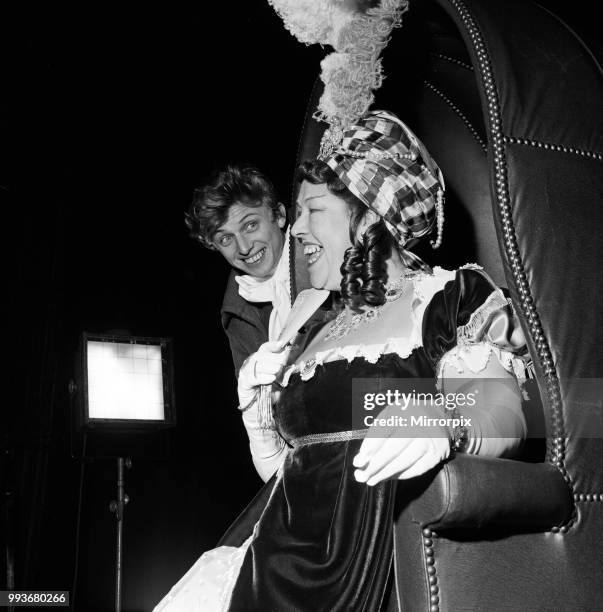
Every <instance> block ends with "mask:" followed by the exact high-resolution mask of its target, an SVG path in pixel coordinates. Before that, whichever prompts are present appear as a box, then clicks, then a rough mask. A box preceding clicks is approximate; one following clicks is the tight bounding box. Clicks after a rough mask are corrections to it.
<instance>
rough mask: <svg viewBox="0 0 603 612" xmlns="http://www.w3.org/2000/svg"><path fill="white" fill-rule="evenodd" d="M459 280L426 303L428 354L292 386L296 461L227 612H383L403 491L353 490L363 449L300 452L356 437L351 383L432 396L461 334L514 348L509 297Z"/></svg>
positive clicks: (289, 415)
mask: <svg viewBox="0 0 603 612" xmlns="http://www.w3.org/2000/svg"><path fill="white" fill-rule="evenodd" d="M449 278H450V277H449ZM452 278H453V279H454V280H448V282H445V283H444V282H442V283H441V288H440V290H438V291H436V292H435V293H433V294H432V295H430V296H428V298H429V303H428V305H427V306H426V308H425V310H424V314H423V317H422V346H418V347H416V348H414V350H412V352H410V354H409V355H408V356H407V357H406V358H402V357H400V356H399V355H398V354H397V353H387V354H383V355H381V356H380V357H379V359H378V361H377V362H376V363H369V362H368V361H367V359H366V358H364V357H356V358H354V359H353V360H352V361H350V362H348V361H347V360H338V361H330V362H327V363H325V364H324V365H319V366H317V367H316V369H315V371H314V373H313V375H312V377H311V378H309V379H308V380H305V381H304V380H302V379H301V377H300V374H299V373H294V374H293V375H292V376H291V378H290V380H289V383H288V385H287V387H285V389H284V391H283V393H282V395H281V398H280V401H279V403H278V405H277V406H276V407H275V409H274V417H275V420H276V423H277V427H278V429H279V431H280V433H281V435H282V436H283V437H284V439H285V440H286V441H287V442H288V444H289V445H290V446H291V449H290V451H289V453H288V455H287V457H286V459H285V462H284V464H283V466H282V468H281V470H280V471H279V472H280V473H279V475H278V478H277V479H276V483H274V481H271V482H269V483H268V484H267V487H268V488H270V489H271V494H270V497H269V500H268V502H267V503H266V499H265V497H264V499H263V500H262V501H261V503H262V504H266V505H265V507H264V509H263V512H262V514H261V518H260V519H259V521H258V522H257V524H256V525H255V530H254V537H253V540H252V542H251V544H250V546H249V548H248V549H247V552H246V555H245V558H244V561H243V564H242V567H241V570H240V573H239V576H238V579H237V581H236V584H235V587H234V591H233V593H232V598H231V601H230V608H229V610H230V611H231V612H235V611H236V612H239V611H243V610H245V611H251V610H258V611H262V612H264V611H265V612H268V611H273V610H274V611H290V610H312V611H319V610H325V611H326V610H328V611H338V610H341V611H350V610H362V611H365V610H366V611H369V610H371V611H372V610H375V611H376V610H380V609H383V607H384V598H385V593H386V583H387V580H388V575H389V572H390V568H391V565H392V554H393V553H392V548H393V546H392V531H393V527H392V518H393V508H394V501H395V496H396V485H397V482H396V481H391V480H390V481H386V482H382V483H379V484H378V485H376V486H374V487H369V486H367V485H366V484H363V483H359V482H357V481H356V480H355V478H354V475H353V473H354V466H353V465H352V460H353V458H354V456H355V455H356V454H357V452H358V450H359V447H360V445H361V442H362V440H361V439H342V440H335V441H315V442H313V443H304V440H307V437H308V436H314V437H315V434H336V433H337V432H349V431H351V430H354V429H356V430H357V427H354V425H355V424H357V422H356V423H353V422H352V421H353V419H352V410H351V406H352V402H353V397H352V389H353V381H354V380H355V379H356V380H357V379H372V380H373V381H374V383H375V385H374V387H373V389H372V391H378V390H379V389H380V387H381V386H383V387H386V386H387V379H392V378H396V379H430V380H432V381H433V382H434V384H435V378H436V370H437V367H438V363H439V361H440V359H441V358H442V356H443V355H444V354H446V353H447V352H448V351H450V350H451V349H453V348H454V347H455V346H456V345H457V344H458V343H459V341H460V338H459V334H460V335H462V336H463V342H467V343H469V344H471V343H477V342H483V341H486V342H490V341H491V337H492V336H498V339H499V342H500V344H501V345H503V346H499V348H503V349H506V350H508V349H509V348H510V346H509V344H508V342H507V343H506V345H505V342H506V340H505V337H506V339H507V340H508V338H509V337H510V335H511V333H512V330H513V324H512V319H513V316H512V310H511V308H510V305H509V304H508V302H507V300H506V297H505V296H504V295H503V294H502V292H501V291H500V290H499V289H497V288H496V287H495V286H494V285H493V284H492V282H491V281H490V279H489V278H488V277H487V276H486V275H485V274H483V273H482V272H481V271H479V270H476V269H474V268H470V269H461V270H459V271H457V272H456V275H454V276H453V277H452ZM423 298H426V296H423ZM493 328H496V329H493ZM382 390H383V391H385V390H386V389H385V388H383V389H382ZM325 438H326V439H327V440H331V438H329V437H328V435H327V436H325ZM247 520H249V518H247Z"/></svg>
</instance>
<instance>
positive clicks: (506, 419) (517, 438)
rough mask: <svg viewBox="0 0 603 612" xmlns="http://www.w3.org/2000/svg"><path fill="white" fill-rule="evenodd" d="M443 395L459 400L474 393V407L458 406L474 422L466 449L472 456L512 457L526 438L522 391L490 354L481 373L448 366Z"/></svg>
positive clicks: (468, 432)
mask: <svg viewBox="0 0 603 612" xmlns="http://www.w3.org/2000/svg"><path fill="white" fill-rule="evenodd" d="M444 359H445V356H444ZM442 392H443V393H444V394H446V395H448V394H449V393H450V394H454V395H455V396H456V397H459V396H467V395H468V394H469V393H471V394H473V395H472V396H471V397H473V398H474V404H473V405H467V402H466V401H463V404H464V405H463V406H460V405H458V408H457V411H458V413H459V414H460V415H461V416H463V417H465V418H468V419H471V425H470V426H468V427H467V434H468V440H467V443H466V445H465V448H464V449H463V450H464V452H466V453H470V454H472V455H484V456H487V457H511V456H513V455H514V454H516V453H517V451H518V450H519V448H520V446H521V444H522V442H523V440H524V439H525V437H526V435H527V427H526V420H525V417H524V414H523V411H522V407H521V391H520V389H519V385H518V384H517V380H516V379H515V377H514V376H513V375H512V374H510V373H509V372H507V370H505V369H504V368H503V366H502V365H501V364H500V362H499V361H498V359H496V357H495V356H494V355H493V354H491V355H490V358H489V360H488V363H487V365H486V367H485V368H484V369H483V370H480V371H479V372H470V371H469V372H468V371H467V370H466V369H465V371H464V372H462V373H459V372H458V371H457V369H456V368H455V367H454V366H452V365H451V364H449V363H445V365H444V368H443V370H442Z"/></svg>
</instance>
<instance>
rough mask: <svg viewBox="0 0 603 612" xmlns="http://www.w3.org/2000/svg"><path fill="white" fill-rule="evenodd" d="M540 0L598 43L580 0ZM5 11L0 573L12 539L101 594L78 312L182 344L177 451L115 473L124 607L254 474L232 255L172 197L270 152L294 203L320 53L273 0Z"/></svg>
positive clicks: (26, 579) (164, 584)
mask: <svg viewBox="0 0 603 612" xmlns="http://www.w3.org/2000/svg"><path fill="white" fill-rule="evenodd" d="M544 4H545V5H547V6H551V7H552V8H554V9H555V10H556V11H557V12H558V13H560V14H562V15H563V16H564V18H565V19H566V20H567V21H568V22H569V23H570V24H572V25H573V26H574V27H575V28H576V30H577V31H578V32H579V33H580V34H582V35H583V36H584V37H585V38H587V39H588V40H589V41H593V42H594V44H595V47H596V48H600V46H598V47H597V45H599V43H598V42H597V40H596V35H597V33H596V32H595V27H594V23H593V20H592V19H589V11H588V8H589V7H588V3H586V2H583V1H581V2H577V3H576V2H574V3H572V4H571V7H567V6H565V5H562V4H561V2H553V1H547V2H545V3H544ZM591 17H592V15H591ZM0 27H1V30H2V41H3V42H2V44H3V46H4V47H5V51H4V53H3V63H4V64H5V65H4V66H3V74H4V79H3V84H4V93H5V94H7V95H5V96H3V110H2V168H1V177H2V180H1V186H0V196H1V198H2V205H3V211H4V216H5V224H4V235H5V237H6V238H7V240H5V244H7V246H8V249H7V256H6V258H5V261H6V262H7V264H8V265H7V266H6V268H7V269H6V272H5V275H6V279H7V280H8V283H7V285H8V296H7V297H8V302H9V304H10V306H11V311H10V315H9V317H7V318H6V319H5V320H6V327H7V334H6V338H7V339H8V342H7V343H6V344H5V350H6V353H7V355H8V357H9V361H10V362H11V365H14V366H15V368H14V370H13V369H11V370H9V376H8V377H7V383H6V393H5V398H6V399H5V402H4V403H3V407H2V415H3V419H2V429H1V430H0V434H1V436H2V437H1V443H2V455H1V464H0V466H1V467H0V484H1V485H2V496H3V497H2V534H3V535H2V546H3V551H2V555H3V557H2V562H1V563H0V567H2V571H3V573H2V577H1V578H0V589H1V588H4V586H5V584H6V569H7V564H6V556H5V551H6V549H7V546H6V545H7V544H8V549H10V550H12V551H13V553H14V571H15V574H14V582H15V586H16V587H17V588H23V589H24V588H29V589H61V590H69V591H73V582H74V577H76V578H77V608H78V609H81V610H90V611H93V610H109V609H111V608H112V605H113V596H114V584H113V580H114V530H115V521H114V517H113V515H112V514H111V513H110V512H109V501H110V500H111V499H113V498H114V497H115V467H114V464H113V463H111V462H108V461H95V462H89V463H86V465H85V468H84V471H83V478H81V477H82V472H81V462H80V461H78V460H76V459H73V458H71V456H70V427H69V415H70V398H69V394H68V391H67V387H68V382H69V380H70V378H71V377H72V376H73V373H74V372H73V370H74V360H75V354H76V349H77V342H78V337H79V334H80V333H81V332H82V331H84V330H86V331H95V332H103V331H107V330H110V329H127V330H129V331H130V332H132V333H134V334H137V335H153V336H170V337H173V338H174V343H175V388H176V406H177V413H178V426H177V428H176V430H175V431H174V432H172V434H171V436H170V442H171V444H170V452H169V456H168V458H167V459H164V460H156V459H144V460H143V459H140V460H137V459H135V460H134V464H133V467H132V469H131V470H129V471H128V472H127V474H126V491H127V493H128V495H129V496H130V498H131V502H130V504H129V505H128V506H127V509H126V513H125V540H124V546H125V549H124V609H125V610H130V611H145V610H150V609H151V608H152V606H153V605H154V604H155V603H156V602H157V601H158V600H159V599H160V598H161V596H162V595H163V594H165V592H166V591H167V590H168V589H169V587H170V586H171V585H172V584H173V583H174V582H175V581H176V580H177V579H178V578H179V577H180V576H181V575H182V574H183V573H184V572H185V571H186V570H187V569H188V567H189V566H190V565H191V564H192V563H193V562H194V561H195V560H196V559H197V558H198V557H199V555H200V554H201V553H202V552H203V551H204V550H207V549H208V548H210V547H212V546H214V545H215V543H216V541H217V540H218V539H219V537H220V535H221V534H222V533H223V532H224V530H225V529H226V528H227V526H228V525H229V524H230V522H232V520H233V519H234V518H235V517H236V515H237V514H238V513H239V512H240V511H241V510H242V509H243V507H244V506H245V504H246V503H247V502H248V501H249V500H250V499H251V497H252V496H253V495H254V494H255V492H256V491H257V490H258V488H259V486H260V484H261V481H260V479H259V478H258V477H257V475H256V474H255V471H254V469H253V466H252V464H251V460H250V457H249V452H248V445H247V440H246V435H245V432H244V430H243V427H242V425H241V423H240V415H239V413H238V411H237V410H236V404H237V400H236V393H235V388H236V384H235V379H234V375H233V371H232V362H231V357H230V352H229V348H228V344H227V341H226V338H225V337H224V335H223V333H222V330H221V327H220V320H219V310H220V303H221V300H222V294H223V290H224V286H225V282H226V278H227V276H228V267H227V265H226V264H225V262H223V260H222V259H221V258H220V256H219V255H217V254H215V253H210V252H208V251H205V250H204V249H202V247H200V246H199V245H198V244H196V243H195V242H193V241H192V240H190V239H189V238H188V237H187V235H186V231H185V228H184V224H183V213H184V210H185V209H186V207H187V206H188V203H189V201H190V199H191V194H192V190H193V188H194V187H195V186H196V185H197V184H198V183H199V182H201V181H202V180H203V178H204V177H205V176H206V175H207V174H208V172H209V171H210V170H211V169H212V168H214V167H219V166H221V165H223V164H224V163H226V162H230V161H249V162H252V163H253V164H255V165H257V166H258V167H260V168H262V169H263V170H264V171H265V172H266V173H267V174H269V175H270V176H271V177H272V178H273V180H274V182H275V184H276V186H277V189H278V192H279V194H280V197H281V199H282V200H283V201H284V202H285V203H286V204H288V203H289V201H290V197H291V181H292V176H293V171H294V163H295V157H296V152H297V144H298V136H299V132H300V130H301V126H302V121H303V117H304V113H305V108H306V103H307V98H308V95H309V92H310V89H311V87H312V83H313V82H314V79H315V78H316V76H317V75H318V72H319V61H320V59H321V58H322V57H323V56H324V54H325V51H324V50H322V49H320V47H305V46H304V45H301V44H300V43H298V42H297V41H296V40H295V39H294V38H293V37H292V36H291V35H290V34H289V33H288V32H287V31H286V30H285V29H284V28H283V26H282V22H281V21H280V19H279V18H278V17H277V16H276V14H275V13H274V12H273V10H272V9H271V8H270V6H269V5H268V3H267V2H266V1H265V0H247V1H246V2H237V3H225V2H220V3H211V4H208V3H203V4H199V5H198V6H197V7H194V8H191V7H189V8H186V9H185V8H183V7H181V8H176V7H173V6H168V5H163V6H159V7H157V8H150V5H148V4H147V5H146V6H145V7H144V8H141V9H135V8H125V6H120V7H113V8H111V7H108V6H106V5H97V6H96V7H92V6H88V7H86V8H82V7H79V8H72V9H67V8H65V7H63V8H61V7H56V6H52V7H50V6H49V7H45V8H36V9H35V10H34V9H33V7H29V10H27V9H26V8H24V9H23V10H22V11H21V12H20V13H19V14H10V15H8V14H6V15H5V16H4V18H3V19H2V25H1V26H0ZM403 35H404V29H401V30H397V31H395V36H396V37H399V36H403ZM388 62H389V63H388ZM392 69H393V68H392V62H391V60H389V59H388V58H387V52H386V72H387V71H389V70H392ZM80 484H81V488H80ZM80 491H81V495H80ZM78 503H79V505H78ZM78 533H79V538H78V537H77V535H78ZM76 559H77V564H76ZM76 565H77V575H76V571H75V570H76Z"/></svg>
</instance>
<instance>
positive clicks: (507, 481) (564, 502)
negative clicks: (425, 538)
mask: <svg viewBox="0 0 603 612" xmlns="http://www.w3.org/2000/svg"><path fill="white" fill-rule="evenodd" d="M414 481H415V482H412V483H411V482H410V481H408V483H404V482H402V483H401V485H400V487H399V489H400V494H401V495H400V498H401V499H402V500H404V502H403V503H404V504H408V505H407V507H406V508H405V510H404V512H405V514H407V515H408V516H409V517H410V519H411V520H412V521H413V522H416V523H419V524H420V525H421V526H422V527H430V528H433V529H435V530H446V529H464V528H486V527H495V526H496V527H503V526H504V527H520V528H521V529H522V530H523V529H525V528H529V529H548V528H550V527H553V526H555V525H559V524H561V523H563V522H565V521H566V520H568V519H569V517H570V516H571V513H572V508H573V501H572V495H571V491H570V489H569V487H568V485H567V483H566V482H565V481H564V480H563V477H562V476H561V474H560V473H559V471H558V470H557V469H556V468H555V467H554V466H552V465H550V464H548V463H522V462H520V461H513V460H510V459H493V458H489V457H478V456H472V455H461V454H459V455H457V456H455V457H454V458H453V459H451V460H450V461H448V462H447V463H445V464H444V466H443V467H442V468H440V469H439V471H438V472H437V473H436V474H435V476H434V475H433V474H432V475H431V477H428V476H427V475H426V477H420V478H417V479H414ZM409 489H410V491H409ZM405 490H406V493H409V492H410V493H411V495H410V496H408V495H406V494H405ZM409 497H411V498H412V499H411V500H410V501H408V500H409Z"/></svg>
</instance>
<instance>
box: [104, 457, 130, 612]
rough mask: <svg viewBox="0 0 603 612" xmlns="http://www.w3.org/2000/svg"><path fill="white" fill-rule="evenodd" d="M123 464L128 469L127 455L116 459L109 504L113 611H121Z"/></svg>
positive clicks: (126, 497)
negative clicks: (112, 497)
mask: <svg viewBox="0 0 603 612" xmlns="http://www.w3.org/2000/svg"><path fill="white" fill-rule="evenodd" d="M124 466H125V467H127V468H128V469H130V468H131V467H132V461H131V460H130V458H129V457H127V458H126V459H124V458H123V457H118V459H117V501H116V500H113V501H112V502H111V503H110V504H109V509H110V510H111V512H114V513H115V520H116V521H117V542H116V546H115V612H121V577H122V570H121V561H122V543H123V524H124V510H125V508H126V504H127V503H128V502H129V501H130V498H129V497H128V496H127V495H126V493H125V478H124Z"/></svg>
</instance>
